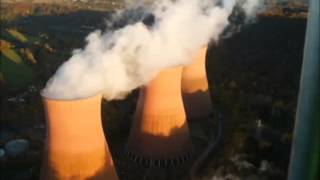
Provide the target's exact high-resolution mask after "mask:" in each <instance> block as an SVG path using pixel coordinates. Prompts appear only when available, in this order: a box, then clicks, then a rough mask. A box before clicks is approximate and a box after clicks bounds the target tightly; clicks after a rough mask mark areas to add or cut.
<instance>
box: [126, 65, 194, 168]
mask: <svg viewBox="0 0 320 180" xmlns="http://www.w3.org/2000/svg"><path fill="white" fill-rule="evenodd" d="M181 74H182V67H177V68H172V69H168V70H164V71H162V72H160V73H159V74H158V75H157V77H156V78H155V79H153V80H152V81H151V82H150V83H149V84H148V85H147V86H146V87H144V88H141V89H140V95H139V100H138V104H137V107H136V112H135V117H134V121H133V124H132V128H131V131H130V136H129V139H128V145H127V150H126V152H127V153H128V155H129V157H131V158H132V159H133V160H134V161H136V162H139V163H142V164H145V165H148V166H162V165H164V166H166V165H176V164H178V163H180V162H183V161H185V160H187V159H188V158H189V157H190V153H191V149H192V145H191V140H190V137H189V129H188V125H187V123H186V116H185V110H184V107H183V102H182V96H181Z"/></svg>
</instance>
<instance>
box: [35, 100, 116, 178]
mask: <svg viewBox="0 0 320 180" xmlns="http://www.w3.org/2000/svg"><path fill="white" fill-rule="evenodd" d="M101 98H102V97H101V96H100V95H99V96H95V97H90V98H87V99H80V100H66V101H65V100H55V99H48V98H45V97H43V102H44V108H45V112H46V119H47V139H46V144H45V151H44V159H43V165H42V172H41V177H40V179H42V180H67V179H68V180H69V179H77V180H78V179H79V180H80V179H81V180H83V179H92V180H98V179H108V180H118V176H117V174H116V170H115V168H114V165H113V161H112V157H111V154H110V151H109V148H108V145H107V142H106V139H105V136H104V132H103V129H102V123H101Z"/></svg>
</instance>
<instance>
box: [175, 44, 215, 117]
mask: <svg viewBox="0 0 320 180" xmlns="http://www.w3.org/2000/svg"><path fill="white" fill-rule="evenodd" d="M206 52H207V47H204V48H202V49H201V50H200V52H199V53H198V54H197V55H196V56H195V58H194V60H193V63H192V64H191V65H189V66H186V67H184V68H183V71H182V82H181V87H182V96H183V102H184V107H185V110H186V114H187V118H188V120H193V119H199V118H208V117H209V116H210V115H212V104H211V96H210V92H209V89H208V80H207V73H206V65H205V64H206Z"/></svg>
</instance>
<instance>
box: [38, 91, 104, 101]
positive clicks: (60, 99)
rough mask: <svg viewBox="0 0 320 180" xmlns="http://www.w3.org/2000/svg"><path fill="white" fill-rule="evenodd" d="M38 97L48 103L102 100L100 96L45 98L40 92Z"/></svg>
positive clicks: (99, 94)
mask: <svg viewBox="0 0 320 180" xmlns="http://www.w3.org/2000/svg"><path fill="white" fill-rule="evenodd" d="M40 96H41V98H42V99H45V100H48V101H57V102H71V101H73V102H74V101H83V100H88V99H94V98H98V97H100V98H101V99H102V94H101V93H98V94H94V95H90V96H86V97H78V98H53V97H49V96H46V95H45V93H44V92H43V91H41V92H40Z"/></svg>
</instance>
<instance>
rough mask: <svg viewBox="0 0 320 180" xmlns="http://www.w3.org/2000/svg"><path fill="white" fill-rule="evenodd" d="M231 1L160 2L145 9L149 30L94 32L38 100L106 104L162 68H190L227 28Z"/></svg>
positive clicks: (137, 26) (135, 27) (139, 27)
mask: <svg viewBox="0 0 320 180" xmlns="http://www.w3.org/2000/svg"><path fill="white" fill-rule="evenodd" d="M225 1H226V2H227V1H228V0H225ZM249 1H250V2H252V1H253V0H249ZM249 1H248V2H249ZM255 1H259V0H255ZM232 2H233V3H224V2H221V1H217V0H216V1H215V0H176V1H170V0H160V1H157V3H155V4H154V5H153V6H151V7H149V8H150V9H149V12H152V14H153V15H154V17H155V22H154V25H153V26H152V27H148V26H146V25H145V24H143V23H142V22H141V21H139V22H136V23H133V24H130V25H127V26H124V27H123V28H121V29H118V30H115V31H111V32H106V33H102V32H101V31H94V32H92V33H90V34H89V35H88V37H87V38H86V41H87V45H86V47H85V48H84V49H78V50H75V51H74V52H73V55H72V57H71V58H70V59H69V60H68V61H66V62H65V63H64V64H63V65H62V66H61V67H60V68H59V69H58V70H57V72H56V74H55V75H54V76H53V77H52V78H51V79H50V80H49V81H48V83H47V85H46V87H45V88H44V89H43V91H42V95H43V96H45V97H48V98H53V99H65V100H68V99H79V98H86V97H89V96H93V95H95V94H98V93H103V95H104V98H105V99H107V100H112V99H121V98H124V97H125V96H126V95H127V94H128V93H129V92H130V91H132V90H133V89H135V88H137V87H139V86H141V85H144V84H146V83H148V82H149V81H150V80H151V79H152V78H153V77H154V76H155V75H156V74H157V73H158V72H159V71H161V70H162V69H164V68H170V67H175V66H181V65H187V64H189V63H191V60H192V58H191V57H192V55H193V53H194V52H196V51H197V50H199V49H200V48H201V47H203V46H205V45H206V44H208V43H209V42H210V41H211V40H213V41H217V40H218V38H219V35H220V34H221V33H222V31H223V30H224V29H225V27H226V26H227V25H228V17H229V15H230V13H231V11H232V8H233V6H234V5H235V2H236V0H233V1H232ZM218 4H219V5H218ZM248 7H251V6H248ZM249 9H250V8H249Z"/></svg>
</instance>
